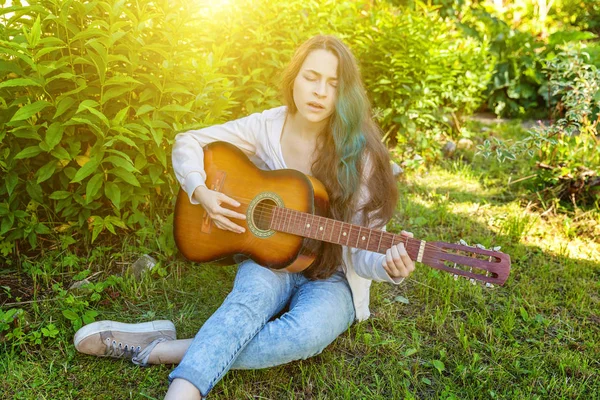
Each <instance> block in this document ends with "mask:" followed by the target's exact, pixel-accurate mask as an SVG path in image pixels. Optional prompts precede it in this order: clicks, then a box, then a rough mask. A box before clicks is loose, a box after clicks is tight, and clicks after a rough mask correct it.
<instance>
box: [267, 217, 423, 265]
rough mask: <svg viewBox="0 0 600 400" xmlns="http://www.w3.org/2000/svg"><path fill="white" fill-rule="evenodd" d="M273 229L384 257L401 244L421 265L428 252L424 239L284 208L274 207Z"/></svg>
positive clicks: (271, 225)
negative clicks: (387, 252)
mask: <svg viewBox="0 0 600 400" xmlns="http://www.w3.org/2000/svg"><path fill="white" fill-rule="evenodd" d="M270 228H271V229H273V230H276V231H279V232H286V233H291V234H293V235H298V236H302V237H307V238H311V239H316V240H320V241H323V242H329V243H335V244H341V245H343V246H347V247H354V248H358V249H363V250H369V251H374V252H377V253H381V254H385V252H386V251H387V250H388V249H389V248H390V247H392V245H394V244H398V243H400V242H402V243H404V246H405V247H406V251H407V253H408V255H409V256H410V258H411V259H413V260H415V261H419V262H421V260H422V259H423V257H424V252H425V243H426V242H425V241H422V240H418V239H413V238H410V237H409V236H406V235H402V234H394V233H390V232H384V231H381V230H377V229H371V228H366V227H364V226H360V225H353V224H349V223H346V222H341V221H337V220H334V219H331V218H326V217H321V216H318V215H314V214H309V213H304V212H301V211H296V210H291V209H288V208H282V207H275V208H274V210H273V217H272V219H271V222H270Z"/></svg>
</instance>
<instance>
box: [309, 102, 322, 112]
mask: <svg viewBox="0 0 600 400" xmlns="http://www.w3.org/2000/svg"><path fill="white" fill-rule="evenodd" d="M308 108H310V110H311V111H315V112H319V111H323V110H325V108H324V107H319V106H316V105H314V104H312V103H308Z"/></svg>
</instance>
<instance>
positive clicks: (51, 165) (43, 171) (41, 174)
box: [35, 160, 58, 183]
mask: <svg viewBox="0 0 600 400" xmlns="http://www.w3.org/2000/svg"><path fill="white" fill-rule="evenodd" d="M57 164H58V163H57V161H56V160H52V161H50V162H48V163H47V164H46V165H44V166H43V167H42V168H40V169H39V170H38V171H37V172H36V174H35V175H36V176H37V177H38V178H37V183H42V182H44V181H46V180H48V179H49V178H50V177H51V176H52V174H54V171H56V166H57Z"/></svg>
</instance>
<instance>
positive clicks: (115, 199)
mask: <svg viewBox="0 0 600 400" xmlns="http://www.w3.org/2000/svg"><path fill="white" fill-rule="evenodd" d="M104 194H105V195H106V197H108V198H109V199H110V201H112V203H113V204H114V205H115V207H116V208H117V210H119V209H120V208H121V189H119V185H117V184H116V183H114V182H110V181H108V182H105V184H104Z"/></svg>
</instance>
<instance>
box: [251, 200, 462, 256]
mask: <svg viewBox="0 0 600 400" xmlns="http://www.w3.org/2000/svg"><path fill="white" fill-rule="evenodd" d="M245 204H247V203H245ZM276 207H278V206H272V205H265V204H258V205H257V207H256V208H255V210H258V212H257V213H255V214H254V215H258V216H259V217H264V216H267V217H268V216H272V215H273V210H274V209H275V208H276ZM281 209H282V210H290V211H293V212H300V213H304V212H302V211H297V210H293V209H288V208H285V207H281ZM304 214H306V215H307V216H314V217H317V218H318V217H321V216H319V215H314V214H310V213H304ZM299 218H302V216H297V215H293V221H290V222H291V223H292V224H294V225H295V226H297V225H298V224H299V223H304V221H301V220H300V219H299ZM323 218H326V217H323ZM333 221H335V222H338V223H343V224H348V225H351V229H350V230H349V231H351V230H352V227H359V228H364V229H368V230H372V228H367V227H361V226H359V225H354V224H350V223H347V222H341V221H337V220H333ZM378 232H380V231H378ZM384 234H387V235H388V237H386V236H384V237H383V238H382V243H383V244H385V246H386V247H391V246H392V245H394V244H396V243H395V240H394V237H398V236H399V237H402V238H405V239H406V240H405V241H406V245H407V246H408V245H410V244H413V245H417V246H420V244H421V240H419V239H414V238H411V237H409V236H406V235H403V234H393V233H390V232H384ZM389 235H391V236H392V237H389ZM323 239H324V238H322V239H321V240H323ZM398 243H400V242H398ZM340 244H341V243H340ZM352 247H356V246H352ZM425 249H429V250H432V251H438V252H440V253H443V254H451V253H448V252H447V251H445V250H444V249H443V248H440V247H438V246H435V245H432V244H429V243H428V242H425Z"/></svg>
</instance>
